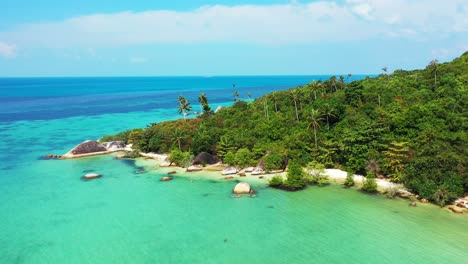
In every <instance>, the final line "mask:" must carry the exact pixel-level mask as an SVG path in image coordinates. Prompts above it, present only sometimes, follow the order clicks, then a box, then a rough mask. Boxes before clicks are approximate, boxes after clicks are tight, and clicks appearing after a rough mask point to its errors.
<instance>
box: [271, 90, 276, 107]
mask: <svg viewBox="0 0 468 264" xmlns="http://www.w3.org/2000/svg"><path fill="white" fill-rule="evenodd" d="M271 99H272V100H273V103H274V104H275V112H278V93H277V92H273V93H271Z"/></svg>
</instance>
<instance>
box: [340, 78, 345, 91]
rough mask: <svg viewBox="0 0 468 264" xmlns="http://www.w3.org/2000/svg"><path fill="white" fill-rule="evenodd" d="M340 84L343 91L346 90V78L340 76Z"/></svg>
mask: <svg viewBox="0 0 468 264" xmlns="http://www.w3.org/2000/svg"><path fill="white" fill-rule="evenodd" d="M340 83H341V90H343V89H344V84H345V83H344V76H343V75H340Z"/></svg>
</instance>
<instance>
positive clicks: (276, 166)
mask: <svg viewBox="0 0 468 264" xmlns="http://www.w3.org/2000/svg"><path fill="white" fill-rule="evenodd" d="M284 163H285V160H284V156H283V155H281V154H279V153H276V152H271V153H269V154H268V155H266V156H265V157H264V158H263V164H264V165H263V169H264V170H265V171H273V170H280V169H283V166H284V165H285V164H284Z"/></svg>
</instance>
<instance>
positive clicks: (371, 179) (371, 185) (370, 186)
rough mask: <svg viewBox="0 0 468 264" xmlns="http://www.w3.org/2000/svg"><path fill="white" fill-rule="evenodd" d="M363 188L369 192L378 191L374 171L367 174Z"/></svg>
mask: <svg viewBox="0 0 468 264" xmlns="http://www.w3.org/2000/svg"><path fill="white" fill-rule="evenodd" d="M362 190H363V191H365V192H368V193H375V192H377V182H376V181H375V175H374V174H373V173H368V174H367V176H366V179H365V180H364V182H363V185H362Z"/></svg>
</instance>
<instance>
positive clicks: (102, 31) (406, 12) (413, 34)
mask: <svg viewBox="0 0 468 264" xmlns="http://www.w3.org/2000/svg"><path fill="white" fill-rule="evenodd" d="M370 20H371V21H370ZM446 33H452V34H467V33H468V1H466V0H446V1H440V0H426V1H418V0H347V1H345V2H344V3H343V2H338V1H336V2H330V1H316V2H310V3H299V2H293V3H290V4H281V5H236V6H226V5H213V6H203V7H200V8H198V9H196V10H192V11H186V12H179V11H167V10H152V11H145V12H131V11H125V12H120V13H112V14H93V15H86V16H79V17H73V18H69V19H66V20H64V21H55V22H49V23H35V24H23V25H19V26H17V27H15V28H12V29H11V30H9V31H4V32H0V39H4V40H6V41H9V42H11V43H16V44H18V45H21V47H23V46H24V47H31V46H32V47H46V48H69V47H82V48H87V47H96V48H99V47H109V46H131V45H147V44H158V43H247V44H268V45H281V44H307V43H320V42H324V41H327V42H330V41H331V42H345V41H349V40H359V41H363V40H366V39H376V38H388V37H392V38H395V37H399V38H414V39H418V38H419V39H422V38H425V39H427V38H430V37H431V36H439V35H441V34H446ZM90 53H91V54H92V52H90Z"/></svg>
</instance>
